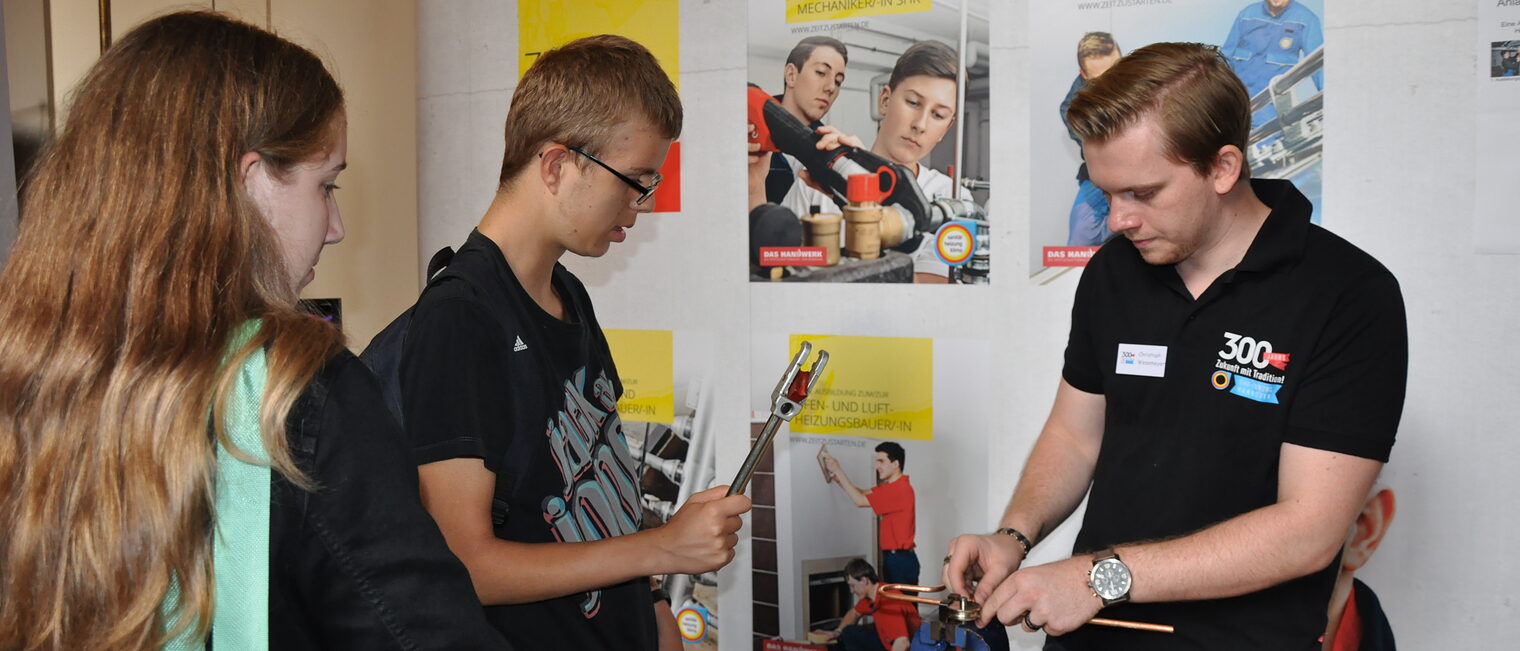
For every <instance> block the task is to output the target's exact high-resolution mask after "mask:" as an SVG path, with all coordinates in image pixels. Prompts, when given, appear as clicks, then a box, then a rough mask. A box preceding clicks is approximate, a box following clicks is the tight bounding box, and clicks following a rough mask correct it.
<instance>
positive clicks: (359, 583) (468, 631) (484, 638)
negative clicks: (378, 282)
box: [269, 351, 510, 650]
mask: <svg viewBox="0 0 1520 651" xmlns="http://www.w3.org/2000/svg"><path fill="white" fill-rule="evenodd" d="M287 438H288V440H289V441H290V446H291V454H292V455H293V456H294V457H295V461H296V465H297V466H298V467H300V468H301V469H302V470H303V471H305V472H306V473H307V474H308V476H309V477H310V478H311V479H313V480H314V481H315V482H316V483H317V488H316V490H315V491H312V492H308V491H305V490H302V489H301V488H299V487H297V486H295V485H293V484H291V483H290V482H289V481H287V480H286V479H285V478H284V477H283V476H281V475H280V474H279V473H278V472H276V473H273V477H274V479H273V487H272V491H271V505H270V511H271V512H270V558H269V563H270V568H269V569H270V586H269V648H271V649H282V650H284V649H291V650H299V649H507V648H510V647H509V646H508V645H507V643H506V641H505V640H503V639H502V638H501V636H500V635H499V634H498V633H497V632H496V630H495V629H493V628H491V626H490V624H488V623H487V622H486V619H485V615H484V611H483V610H482V609H481V605H480V602H479V600H478V599H477V598H476V596H475V590H474V588H473V586H472V584H471V583H470V577H469V574H468V573H467V572H466V570H465V568H464V565H463V564H462V563H460V561H459V560H458V559H457V558H455V557H454V555H453V554H451V553H450V552H449V549H448V547H447V545H446V544H445V543H444V539H443V534H442V533H440V532H439V530H438V526H437V525H436V524H434V522H433V520H432V518H431V517H430V516H429V515H428V513H427V511H425V510H424V509H423V507H422V502H421V500H420V498H419V497H418V487H417V470H416V466H414V465H413V464H412V463H411V461H410V459H409V458H408V457H407V447H406V442H405V438H404V437H403V435H402V432H401V429H400V427H399V426H398V425H397V424H396V422H395V420H394V419H393V418H392V417H391V415H390V412H389V411H387V410H386V408H385V405H384V403H383V402H382V400H381V396H380V387H379V384H378V382H377V381H376V380H375V377H374V376H373V375H371V374H370V372H369V369H368V368H366V367H365V366H364V364H363V363H362V362H360V361H359V359H358V358H357V357H354V356H353V355H352V354H351V353H349V352H347V351H344V352H342V353H340V354H339V355H337V356H336V357H334V358H333V359H331V360H328V362H327V363H326V364H325V365H324V366H323V368H322V370H321V371H320V372H319V373H318V374H317V376H316V378H315V380H313V382H312V383H311V385H309V386H308V387H307V388H306V390H305V391H304V392H303V393H302V395H301V397H300V399H299V400H298V401H297V403H296V405H295V408H294V409H292V410H291V413H290V417H289V420H288V421H287Z"/></svg>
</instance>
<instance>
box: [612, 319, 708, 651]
mask: <svg viewBox="0 0 1520 651" xmlns="http://www.w3.org/2000/svg"><path fill="white" fill-rule="evenodd" d="M604 332H605V334H606V335H607V345H608V348H610V349H611V351H612V359H613V361H614V363H615V364H617V370H618V378H619V379H620V380H621V381H622V383H623V395H622V397H621V398H619V400H618V414H619V416H620V417H621V418H622V421H623V422H622V429H623V434H624V436H625V438H626V440H627V443H628V450H629V452H630V453H631V454H632V457H633V463H634V465H635V468H636V469H637V474H638V477H639V489H640V494H641V501H642V505H643V521H642V523H641V525H642V528H646V529H648V528H653V527H658V526H660V525H663V524H665V523H666V522H668V521H669V520H670V518H671V516H672V515H674V514H675V512H676V511H677V510H679V509H680V508H681V506H683V505H685V504H686V500H687V498H689V497H690V496H691V495H692V494H694V493H700V492H702V491H704V490H707V489H708V488H711V487H713V486H715V485H717V484H719V483H723V482H719V481H717V480H716V478H715V475H714V473H715V466H714V462H715V456H714V451H715V450H716V447H715V445H716V436H717V434H716V432H715V428H714V426H713V424H712V401H713V391H712V377H713V373H712V368H711V365H710V361H711V360H712V358H713V351H714V348H713V340H712V338H711V337H709V336H707V335H705V334H703V333H699V332H692V331H670V330H618V329H611V328H609V329H606V330H604ZM725 481H726V480H725ZM651 582H652V583H653V584H654V587H658V588H660V589H662V590H663V591H664V593H665V594H667V595H669V597H670V601H669V604H670V605H669V607H670V611H671V615H672V616H673V617H674V618H675V621H676V628H677V630H678V632H679V633H680V635H681V639H682V642H683V644H684V647H685V648H686V649H687V650H688V651H697V650H699V649H700V650H702V651H716V649H717V648H718V582H717V574H716V573H715V572H709V573H706V574H701V575H695V576H693V575H687V574H667V575H664V576H656V577H651Z"/></svg>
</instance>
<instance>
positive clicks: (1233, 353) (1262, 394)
mask: <svg viewBox="0 0 1520 651" xmlns="http://www.w3.org/2000/svg"><path fill="white" fill-rule="evenodd" d="M1224 345H1225V347H1224V349H1223V350H1221V351H1219V359H1217V360H1215V361H1214V368H1215V369H1218V370H1216V371H1214V374H1213V375H1212V376H1211V377H1210V378H1209V382H1210V383H1212V384H1213V385H1214V388H1215V389H1219V390H1221V391H1223V390H1225V389H1229V390H1230V393H1233V394H1235V395H1237V396H1240V397H1242V398H1245V399H1247V400H1255V401H1256V402H1263V403H1267V404H1272V405H1275V404H1278V401H1277V392H1278V390H1279V389H1282V384H1283V381H1284V380H1285V379H1286V378H1287V375H1286V372H1287V370H1288V360H1289V359H1290V358H1291V357H1292V356H1291V355H1289V354H1288V353H1278V352H1273V351H1272V342H1270V341H1267V340H1265V339H1256V338H1254V337H1245V336H1241V335H1238V334H1235V333H1233V332H1226V333H1224ZM1268 366H1271V367H1272V368H1274V369H1276V370H1278V371H1282V372H1283V373H1274V372H1272V371H1267V370H1265V369H1266V368H1267V367H1268Z"/></svg>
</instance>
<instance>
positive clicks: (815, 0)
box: [786, 0, 934, 23]
mask: <svg viewBox="0 0 1520 651" xmlns="http://www.w3.org/2000/svg"><path fill="white" fill-rule="evenodd" d="M933 8H934V0H786V22H788V23H810V22H814V21H819V20H838V19H840V18H864V17H866V16H887V15H891V14H911V13H915V12H919V11H929V10H930V9H933Z"/></svg>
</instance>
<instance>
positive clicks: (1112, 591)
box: [1089, 558, 1129, 599]
mask: <svg viewBox="0 0 1520 651" xmlns="http://www.w3.org/2000/svg"><path fill="white" fill-rule="evenodd" d="M1089 583H1090V584H1091V585H1092V590H1093V592H1096V593H1098V596H1099V597H1102V598H1104V599H1118V598H1119V597H1122V596H1124V595H1125V594H1127V593H1128V592H1129V567H1128V566H1126V565H1125V564H1124V563H1123V562H1121V561H1120V560H1119V559H1117V558H1107V559H1104V560H1101V561H1098V564H1097V565H1094V566H1093V569H1092V580H1091V581H1089Z"/></svg>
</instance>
